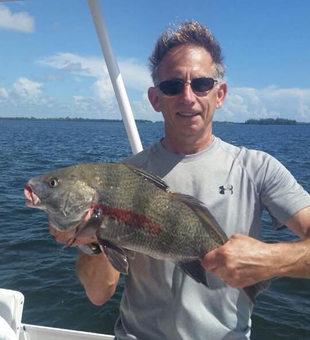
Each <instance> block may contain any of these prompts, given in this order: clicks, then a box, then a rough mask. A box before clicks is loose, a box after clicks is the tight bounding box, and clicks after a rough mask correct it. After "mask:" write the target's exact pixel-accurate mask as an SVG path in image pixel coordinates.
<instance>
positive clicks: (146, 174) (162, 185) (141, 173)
mask: <svg viewBox="0 0 310 340" xmlns="http://www.w3.org/2000/svg"><path fill="white" fill-rule="evenodd" d="M124 165H125V166H127V168H129V169H130V170H132V171H133V172H134V173H135V174H137V175H138V176H141V177H143V178H144V179H146V180H148V181H150V182H152V183H153V184H155V185H156V186H157V187H158V188H160V189H162V190H168V189H169V187H168V185H167V184H166V183H165V182H164V181H163V180H162V179H161V178H160V177H158V176H155V175H153V174H150V173H149V172H147V171H146V170H144V169H141V168H137V167H135V166H133V165H131V164H124Z"/></svg>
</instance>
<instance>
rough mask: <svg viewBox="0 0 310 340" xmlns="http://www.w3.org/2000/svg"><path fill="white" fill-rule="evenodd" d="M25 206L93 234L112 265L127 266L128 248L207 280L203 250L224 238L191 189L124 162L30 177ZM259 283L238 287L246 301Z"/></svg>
mask: <svg viewBox="0 0 310 340" xmlns="http://www.w3.org/2000/svg"><path fill="white" fill-rule="evenodd" d="M24 194H25V196H26V198H27V201H26V205H27V206H28V207H31V208H37V209H41V210H43V211H45V212H46V213H47V214H48V216H49V223H50V224H51V225H52V226H53V227H54V228H56V229H57V230H59V231H73V230H74V231H75V236H74V239H73V240H71V241H70V242H68V246H71V245H72V244H73V243H74V242H75V239H77V238H82V237H85V236H92V235H95V236H96V237H97V239H98V243H99V244H100V247H101V249H102V250H103V252H104V254H105V255H106V256H107V258H108V259H109V261H110V262H111V264H112V266H113V267H114V268H115V269H117V270H118V271H119V272H121V273H123V274H128V272H129V261H128V258H131V257H130V255H129V254H134V253H136V252H137V253H142V254H144V255H148V256H150V257H153V258H155V259H158V260H166V261H173V262H174V263H175V264H176V265H178V266H179V267H180V268H181V269H182V270H183V271H184V272H185V273H186V274H187V275H189V276H190V277H191V278H192V279H194V280H195V281H196V282H199V283H202V284H203V285H205V286H206V287H209V283H208V279H207V275H206V270H205V269H204V268H203V267H202V266H201V259H202V258H203V256H204V255H205V254H206V253H208V252H210V251H212V250H214V249H216V248H218V247H220V246H222V245H223V244H225V243H226V242H227V240H228V237H227V235H226V234H225V232H224V231H223V230H222V228H221V227H220V225H219V224H218V222H217V221H216V219H215V218H214V217H213V215H212V214H211V212H210V210H209V209H208V208H207V207H206V205H205V204H203V203H202V202H201V201H199V200H198V199H196V198H195V197H193V196H190V195H185V194H182V193H176V192H173V191H170V189H169V187H168V186H167V185H166V183H165V182H164V181H163V180H162V179H161V178H160V177H158V176H155V175H153V174H151V173H149V172H147V171H146V170H144V169H141V168H138V167H135V166H133V165H130V164H126V163H85V164H77V165H73V166H69V167H66V168H62V169H57V170H54V171H51V172H49V173H47V174H43V175H41V176H37V177H34V178H32V179H30V180H29V181H28V182H27V184H26V186H25V188H24ZM265 288H266V284H265V283H263V282H262V283H258V284H256V285H253V286H250V287H245V288H243V290H244V292H245V293H246V295H247V296H248V298H249V299H250V301H251V302H252V303H255V301H256V296H257V294H258V293H259V292H260V291H262V290H264V289H265Z"/></svg>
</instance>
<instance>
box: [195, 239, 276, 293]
mask: <svg viewBox="0 0 310 340" xmlns="http://www.w3.org/2000/svg"><path fill="white" fill-rule="evenodd" d="M279 250H280V249H278V248H277V247H274V245H272V244H266V243H263V242H260V241H258V240H256V239H254V238H251V237H248V236H245V235H240V234H235V235H233V236H231V238H230V239H229V240H228V241H227V242H226V243H225V244H224V245H223V246H221V247H219V248H217V249H215V250H213V251H211V252H210V253H208V254H206V255H205V256H204V257H203V259H202V263H201V264H202V266H203V267H204V268H205V269H206V270H209V271H211V272H212V273H213V274H214V275H216V276H218V277H219V278H220V279H222V280H223V281H225V282H226V283H227V284H228V285H230V286H232V287H239V288H242V287H246V286H250V285H253V284H255V283H257V282H260V281H264V280H267V279H270V278H272V277H274V276H277V262H276V261H277V257H278V256H277V255H279Z"/></svg>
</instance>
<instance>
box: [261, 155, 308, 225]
mask: <svg viewBox="0 0 310 340" xmlns="http://www.w3.org/2000/svg"><path fill="white" fill-rule="evenodd" d="M265 162H266V163H265V167H264V168H265V169H264V170H265V174H264V177H263V182H262V188H261V201H262V204H263V206H264V207H265V209H266V210H267V211H268V212H269V214H270V215H271V218H272V220H273V224H274V225H275V227H280V226H282V225H284V224H285V222H287V221H288V220H289V219H290V218H291V217H292V216H293V215H294V214H295V213H297V212H298V211H300V210H301V209H303V208H306V207H308V206H310V195H309V193H307V191H305V190H304V189H303V187H302V186H301V185H300V184H299V183H297V181H296V179H295V178H294V177H293V175H292V174H291V173H290V172H289V171H288V170H287V169H286V168H285V167H284V166H283V165H282V164H281V163H280V162H279V161H277V160H276V159H275V158H273V157H272V156H269V157H268V158H267V159H265Z"/></svg>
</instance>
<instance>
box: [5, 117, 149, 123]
mask: <svg viewBox="0 0 310 340" xmlns="http://www.w3.org/2000/svg"><path fill="white" fill-rule="evenodd" d="M0 120H44V121H70V122H109V123H122V122H123V120H122V119H95V118H69V117H66V118H61V117H59V118H35V117H0ZM135 121H136V122H137V123H153V122H152V121H151V120H147V119H135Z"/></svg>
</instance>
